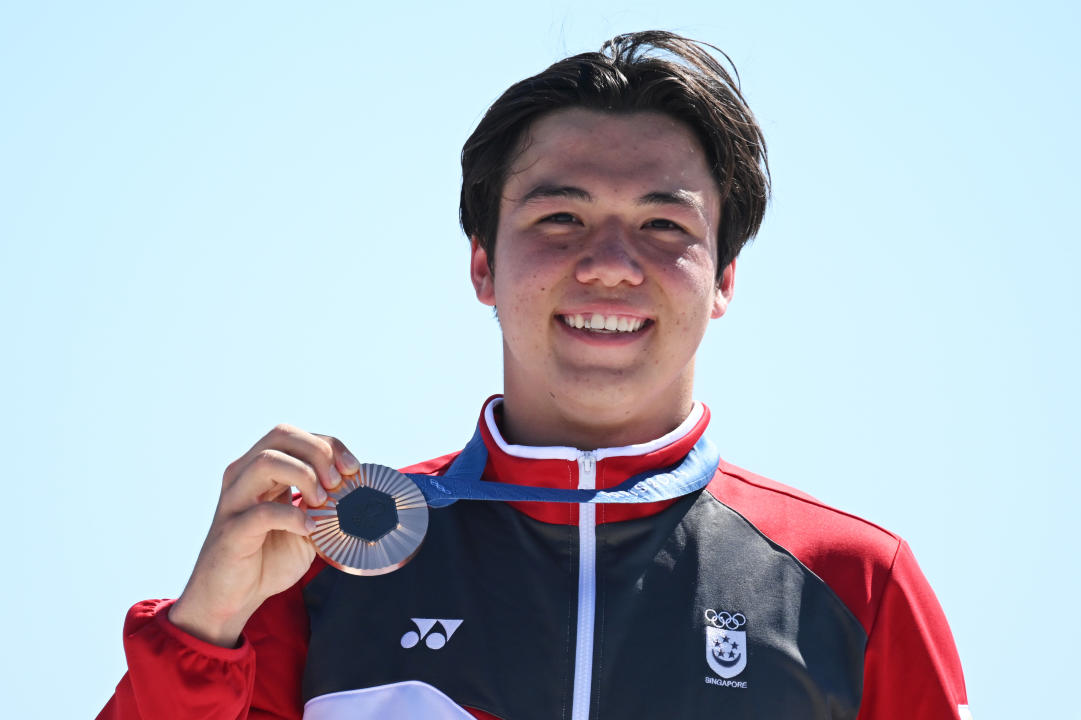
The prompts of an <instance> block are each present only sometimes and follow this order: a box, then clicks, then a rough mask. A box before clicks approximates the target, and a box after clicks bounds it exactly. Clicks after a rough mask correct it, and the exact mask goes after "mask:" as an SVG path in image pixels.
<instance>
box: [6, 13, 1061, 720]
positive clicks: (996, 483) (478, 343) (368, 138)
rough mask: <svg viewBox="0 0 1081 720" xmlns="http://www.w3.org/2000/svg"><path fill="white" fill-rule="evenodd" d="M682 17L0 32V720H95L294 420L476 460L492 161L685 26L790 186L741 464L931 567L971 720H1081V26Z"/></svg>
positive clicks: (287, 18)
mask: <svg viewBox="0 0 1081 720" xmlns="http://www.w3.org/2000/svg"><path fill="white" fill-rule="evenodd" d="M657 5H658V4H656V3H646V2H627V1H623V2H618V3H606V2H602V3H582V2H569V1H563V2H541V3H532V4H522V5H521V6H519V4H517V3H514V4H512V3H465V4H464V5H462V6H456V7H454V8H451V7H448V6H449V4H438V5H436V4H434V3H433V4H431V5H425V4H422V3H421V4H418V3H388V4H379V5H365V4H361V3H359V2H341V1H338V2H321V3H283V2H234V3H205V2H192V3H184V4H179V3H168V4H166V3H134V2H132V3H116V2H99V3H74V2H68V3H62V2H33V3H29V2H27V3H5V4H3V6H2V7H0V98H2V100H0V302H2V305H3V308H4V312H3V314H2V317H0V342H2V343H3V353H2V354H0V378H2V379H0V408H2V410H3V412H2V413H0V438H2V439H0V443H2V446H0V450H2V453H3V468H4V471H3V476H4V478H5V482H6V486H7V488H8V490H7V492H8V497H9V504H8V513H7V521H6V522H4V523H3V530H2V532H3V539H4V543H5V547H7V548H8V555H7V561H6V574H7V581H6V584H5V585H6V586H5V588H4V590H3V592H2V593H0V615H2V617H3V618H4V619H5V623H4V627H3V630H2V633H3V635H2V637H3V646H4V648H5V650H6V651H5V652H4V653H2V655H0V684H2V690H3V696H4V698H5V700H4V704H5V713H6V714H8V715H9V716H11V717H20V718H36V717H41V718H57V717H71V718H75V717H92V716H93V715H94V714H95V713H96V712H97V710H98V709H99V707H100V706H101V705H102V704H103V703H104V702H105V700H106V699H107V698H108V696H109V694H110V693H111V691H112V688H113V686H114V685H115V683H116V682H117V680H119V678H120V675H121V674H122V672H123V668H124V658H123V652H122V649H121V637H120V634H121V633H120V631H121V624H122V620H123V616H124V613H125V611H126V609H127V607H128V606H129V605H131V604H132V603H133V602H135V601H137V600H139V599H142V598H147V597H169V596H175V595H176V594H177V593H179V591H180V590H181V589H182V587H183V584H184V582H185V580H186V579H187V575H188V573H189V571H190V568H191V565H192V563H193V562H194V559H195V556H196V554H197V551H198V549H199V546H200V544H201V542H202V538H203V535H204V534H205V532H206V529H207V526H208V525H209V522H210V517H211V513H212V511H213V508H214V504H215V501H216V498H217V494H218V488H219V483H220V477H221V473H222V470H223V469H224V467H225V466H226V465H227V464H228V463H229V462H230V461H231V460H232V459H234V458H235V457H237V456H239V455H240V454H241V453H243V452H244V451H245V450H246V449H247V448H248V447H249V446H250V445H251V444H252V443H253V442H255V440H257V439H258V438H259V437H260V436H261V435H262V434H263V433H264V432H265V431H266V430H268V429H269V428H270V427H271V426H272V425H274V424H275V423H277V422H282V421H287V422H290V423H293V424H296V425H299V426H301V427H304V428H306V429H310V430H312V431H317V432H324V433H330V434H335V435H338V436H339V437H341V438H342V439H343V440H345V441H346V442H347V443H348V444H349V445H350V446H351V447H352V448H353V449H354V450H355V451H356V453H357V454H358V455H359V456H361V458H362V459H365V460H372V461H377V462H382V463H384V464H389V465H402V464H406V463H409V462H412V461H415V460H418V459H422V458H426V457H430V456H433V455H436V454H441V453H444V452H448V451H451V450H454V449H456V448H457V447H460V446H461V445H462V444H463V443H464V442H465V440H467V439H468V436H469V434H470V432H471V427H472V424H473V423H474V422H475V419H476V415H477V413H478V411H479V409H480V403H481V401H482V400H483V399H484V398H485V397H486V396H487V395H489V394H491V393H494V392H498V391H499V390H500V387H501V383H500V356H499V354H500V341H499V334H498V329H497V327H496V324H495V322H494V321H493V320H492V318H491V313H490V311H489V310H488V308H485V307H483V306H481V305H479V304H478V303H476V301H475V299H474V298H473V295H472V289H471V287H470V285H469V282H468V279H467V248H468V246H467V243H466V241H465V239H464V238H463V237H462V236H461V233H460V230H459V228H458V226H457V196H458V182H459V176H460V169H459V165H458V154H459V152H460V148H461V144H462V142H463V141H464V139H465V138H466V136H467V135H468V133H469V132H470V131H471V129H472V128H473V127H474V125H475V124H476V122H477V121H478V120H479V118H480V116H481V114H482V113H483V111H484V110H485V108H487V106H488V105H489V104H490V103H491V102H492V101H493V100H494V99H495V98H496V97H497V96H498V94H499V93H500V92H501V91H502V90H503V89H504V88H505V87H506V86H508V85H509V84H510V83H512V82H514V81H515V80H518V79H520V78H521V77H524V76H526V75H528V74H532V73H534V72H537V71H538V70H540V69H542V68H543V67H545V66H546V65H547V64H549V63H550V62H552V61H554V60H556V59H558V58H559V57H561V56H563V55H565V54H567V53H571V52H580V51H585V50H593V49H596V48H597V47H599V45H600V43H601V42H602V41H603V40H604V39H606V38H608V37H610V36H612V35H614V34H616V33H618V32H624V31H629V30H635V29H644V28H649V27H661V28H667V29H673V30H676V31H680V32H683V33H685V34H687V35H690V36H692V37H697V38H700V39H704V40H707V41H710V42H712V43H714V44H716V45H718V46H720V47H722V48H723V49H725V50H726V51H727V52H728V53H729V54H730V55H731V57H732V58H733V60H734V61H735V62H736V64H737V66H738V68H739V71H740V74H741V76H742V80H743V87H744V90H745V94H746V96H747V98H748V100H749V102H750V104H751V106H752V108H753V109H754V111H755V112H756V114H757V116H758V118H759V120H760V122H761V124H762V126H763V128H764V130H765V134H766V138H767V141H768V143H769V150H770V159H771V165H772V170H773V180H774V199H773V203H772V206H771V208H770V210H769V211H768V213H767V216H766V221H765V224H764V225H763V228H762V231H761V233H760V234H759V237H758V239H757V240H756V241H755V243H754V244H753V245H752V246H750V247H749V248H748V249H747V250H745V251H744V253H743V255H742V257H741V259H740V264H739V270H738V273H737V282H736V297H735V301H734V303H733V305H732V307H731V309H730V312H729V314H728V315H727V316H726V317H725V318H724V319H722V320H720V321H718V322H716V323H714V326H713V327H712V328H711V331H710V333H709V334H708V335H707V338H706V341H705V343H704V345H703V347H702V349H701V351H700V354H699V360H698V384H697V392H698V396H699V397H700V398H701V399H702V400H704V401H705V402H706V403H707V404H708V405H710V407H711V408H712V410H713V413H714V426H713V431H712V436H713V438H714V439H715V441H716V442H717V443H718V445H719V446H720V447H721V449H722V453H723V454H724V456H725V457H726V458H727V459H729V460H730V461H732V462H735V463H737V464H740V465H743V466H745V467H748V468H750V469H752V470H754V471H757V472H759V473H762V474H766V475H769V476H772V477H774V478H776V479H778V480H780V481H782V482H786V483H788V484H792V485H796V486H798V487H800V488H802V489H804V490H806V491H807V492H810V493H812V494H814V495H816V496H818V497H819V498H821V499H823V500H825V501H827V502H829V503H831V504H834V505H837V506H840V507H842V508H844V509H847V510H850V511H852V512H855V513H857V514H860V515H862V516H864V517H867V518H869V519H871V520H873V521H875V522H877V523H879V524H881V525H884V526H886V527H888V528H890V529H892V530H895V531H897V532H899V533H900V534H902V535H903V536H904V537H906V538H907V539H908V540H909V542H910V543H911V545H912V547H913V548H914V550H915V552H916V555H917V557H918V558H919V559H920V561H921V564H922V566H923V569H924V571H925V573H926V574H927V576H928V577H929V579H930V580H931V583H932V585H933V586H934V588H935V589H936V591H937V593H938V596H939V598H940V600H941V601H942V605H943V606H944V608H945V611H946V614H947V616H948V617H949V619H950V622H951V625H952V627H953V632H954V634H955V636H956V639H957V644H958V647H959V649H960V652H961V657H962V660H963V662H964V665H965V670H966V676H967V681H968V689H969V695H970V699H971V705H972V708H973V711H974V713H975V716H976V718H978V720H991V719H993V718H1020V717H1076V712H1077V711H1076V702H1075V701H1073V700H1069V701H1068V700H1067V696H1068V695H1072V693H1070V692H1068V691H1067V690H1066V688H1071V687H1072V686H1073V685H1074V684H1075V672H1076V668H1077V667H1078V662H1077V657H1076V649H1077V647H1078V646H1079V645H1081V631H1079V629H1078V622H1077V607H1078V594H1079V590H1081V585H1079V582H1078V579H1077V575H1078V570H1079V563H1078V559H1077V552H1076V548H1077V541H1076V539H1075V537H1076V536H1075V535H1074V532H1073V531H1074V530H1075V528H1074V525H1076V519H1075V517H1076V508H1077V505H1078V501H1079V500H1081V493H1079V491H1078V487H1077V480H1078V472H1077V470H1076V467H1077V465H1076V454H1077V447H1078V445H1079V443H1078V440H1079V436H1081V433H1079V422H1078V420H1079V412H1078V403H1079V402H1081V383H1079V380H1078V371H1077V369H1078V368H1079V367H1081V327H1079V322H1078V310H1079V308H1081V293H1079V291H1078V288H1077V283H1076V280H1075V275H1076V268H1077V267H1078V265H1079V261H1081V251H1079V249H1078V245H1079V243H1078V241H1079V232H1078V229H1077V223H1076V214H1077V205H1078V200H1077V199H1078V197H1079V196H1081V182H1079V180H1078V171H1077V168H1078V166H1079V165H1081V148H1079V141H1078V133H1077V128H1078V127H1081V117H1079V115H1081V113H1079V111H1078V100H1077V93H1078V88H1079V87H1081V83H1079V82H1078V81H1079V75H1081V57H1079V52H1078V50H1077V47H1078V43H1077V37H1078V34H1079V33H1078V31H1079V29H1081V23H1079V22H1078V20H1079V11H1078V9H1077V5H1076V4H1067V3H1054V2H1032V3H1025V4H1022V3H1010V4H1003V3H995V2H980V3H977V2H952V3H950V2H948V3H930V2H913V3H904V4H896V3H895V4H889V5H886V4H882V5H879V4H867V3H855V2H853V3H813V4H812V3H796V2H792V3H780V2H762V3H725V2H720V3H718V2H699V1H697V0H694V1H691V2H683V3H663V4H660V5H661V6H662V7H658V6H657ZM58 678H59V680H58Z"/></svg>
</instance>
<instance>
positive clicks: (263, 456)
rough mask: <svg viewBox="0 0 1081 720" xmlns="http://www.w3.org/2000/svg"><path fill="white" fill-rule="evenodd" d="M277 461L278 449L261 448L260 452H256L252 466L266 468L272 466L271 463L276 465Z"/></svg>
mask: <svg viewBox="0 0 1081 720" xmlns="http://www.w3.org/2000/svg"><path fill="white" fill-rule="evenodd" d="M277 463H278V451H277V450H271V449H270V448H267V449H265V450H260V451H259V452H257V453H255V457H254V458H252V461H251V464H252V466H253V467H256V468H259V469H265V468H268V467H270V466H271V465H276V464H277Z"/></svg>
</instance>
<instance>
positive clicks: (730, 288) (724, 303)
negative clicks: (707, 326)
mask: <svg viewBox="0 0 1081 720" xmlns="http://www.w3.org/2000/svg"><path fill="white" fill-rule="evenodd" d="M735 289H736V261H735V260H733V261H732V262H730V263H728V267H726V268H725V269H724V272H722V273H721V277H720V279H719V280H718V281H717V287H715V288H713V312H712V313H710V317H711V318H713V319H714V320H716V319H717V318H719V317H721V316H722V315H724V313H725V311H726V310H728V303H730V302H732V293H733V292H735Z"/></svg>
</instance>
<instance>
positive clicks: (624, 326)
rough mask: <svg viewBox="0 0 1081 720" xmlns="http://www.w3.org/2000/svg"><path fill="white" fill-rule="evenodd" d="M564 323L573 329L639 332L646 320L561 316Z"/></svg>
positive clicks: (618, 317) (620, 317) (602, 316)
mask: <svg viewBox="0 0 1081 720" xmlns="http://www.w3.org/2000/svg"><path fill="white" fill-rule="evenodd" d="M560 317H561V318H562V319H563V322H564V323H566V324H567V325H568V326H570V327H572V328H579V329H586V330H599V331H601V332H637V331H638V330H641V329H642V325H644V324H645V322H646V321H645V320H643V319H641V318H629V317H624V316H622V315H607V316H605V315H597V314H594V315H589V316H588V317H587V316H585V315H561V316H560Z"/></svg>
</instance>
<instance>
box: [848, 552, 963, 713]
mask: <svg viewBox="0 0 1081 720" xmlns="http://www.w3.org/2000/svg"><path fill="white" fill-rule="evenodd" d="M967 703H968V700H967V698H966V694H965V679H964V676H963V675H962V673H961V661H960V659H959V658H958V656H957V648H956V647H955V645H954V641H953V635H952V633H950V627H949V625H948V624H947V623H946V616H945V615H944V614H943V612H942V607H941V606H940V605H939V603H938V598H936V597H935V594H934V592H933V591H932V590H931V586H930V585H929V584H928V583H927V580H926V578H924V576H923V573H922V572H921V571H920V568H919V566H918V565H917V564H916V558H915V557H914V556H913V555H912V551H911V549H910V548H909V547H908V544H907V543H905V542H903V541H902V542H901V543H900V546H899V547H898V549H897V554H896V555H895V556H894V559H893V566H892V568H891V570H890V575H889V578H888V580H887V581H886V584H885V588H884V590H883V592H882V598H881V601H880V603H879V609H878V613H877V614H876V616H875V620H874V625H873V626H872V628H871V632H870V635H869V636H868V639H867V650H866V654H865V657H864V672H863V701H862V703H861V705H860V714H859V720H909V719H911V718H920V720H970V718H971V716H970V715H969V714H968V706H967Z"/></svg>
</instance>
